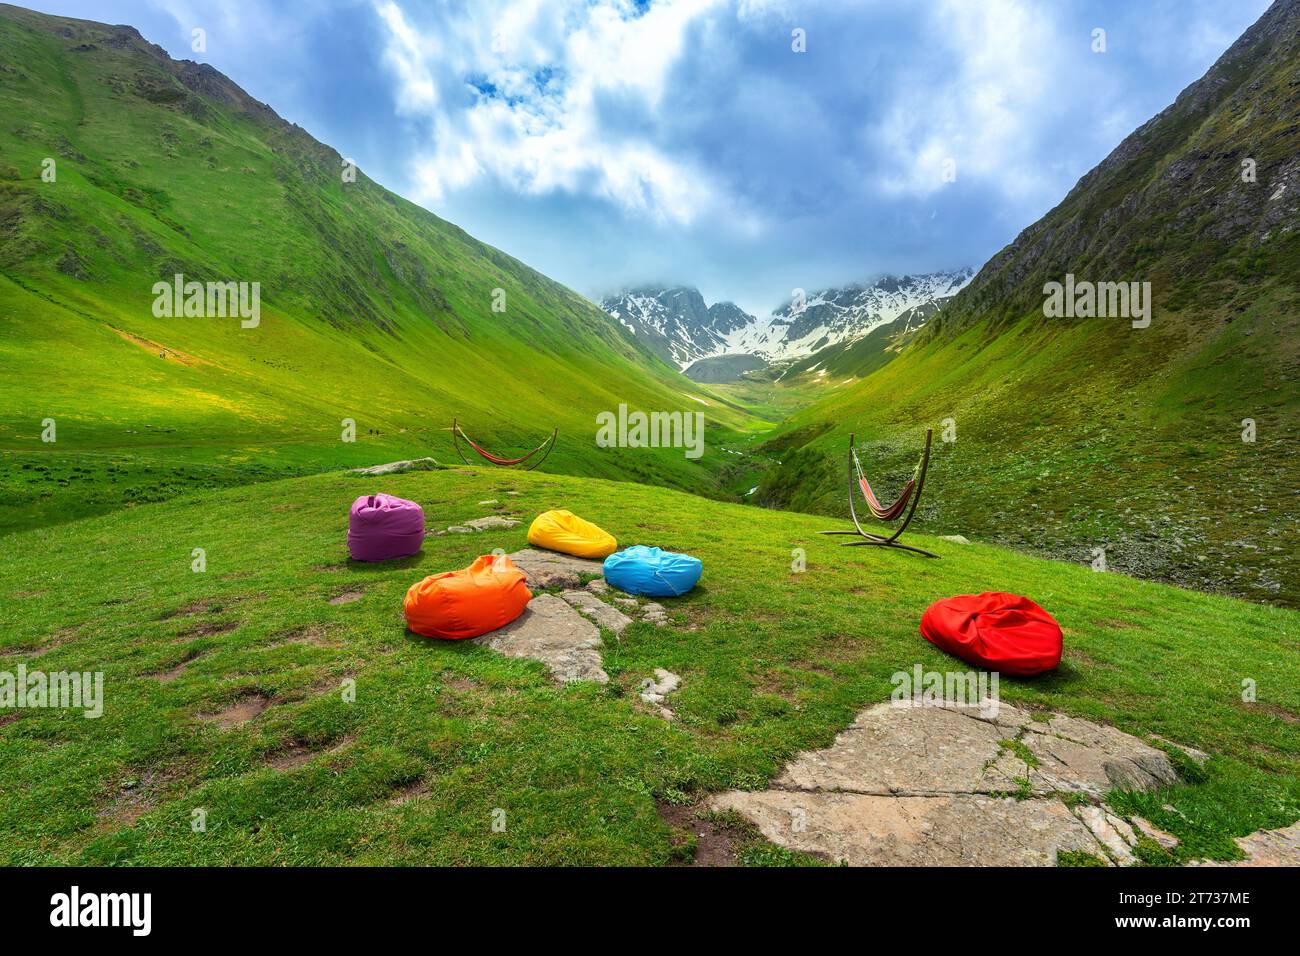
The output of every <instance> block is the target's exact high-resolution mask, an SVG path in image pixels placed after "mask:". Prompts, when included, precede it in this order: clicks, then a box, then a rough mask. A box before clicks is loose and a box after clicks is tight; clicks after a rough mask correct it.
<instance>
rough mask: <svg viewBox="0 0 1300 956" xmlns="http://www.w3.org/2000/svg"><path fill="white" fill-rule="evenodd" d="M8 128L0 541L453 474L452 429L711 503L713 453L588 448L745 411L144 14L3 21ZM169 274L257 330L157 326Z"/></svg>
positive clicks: (177, 323) (0, 17)
mask: <svg viewBox="0 0 1300 956" xmlns="http://www.w3.org/2000/svg"><path fill="white" fill-rule="evenodd" d="M0 113H2V114H3V116H4V117H5V121H4V123H2V124H0V316H3V322H0V367H3V369H4V375H3V376H0V455H2V456H3V463H4V467H3V468H0V490H3V491H4V492H6V493H7V500H8V501H10V502H13V503H14V504H13V506H12V507H10V508H7V509H5V512H4V516H3V518H0V530H4V529H9V528H12V527H19V526H23V525H30V524H38V523H49V522H51V521H60V520H67V519H69V518H71V517H76V516H79V515H81V514H87V513H94V512H96V511H103V510H110V509H112V508H116V507H121V506H123V505H126V504H131V503H135V502H141V501H148V500H157V499H158V498H163V497H168V496H170V495H172V494H176V493H179V492H182V491H186V490H192V489H194V488H196V487H206V486H214V485H223V484H241V483H244V482H247V481H250V480H258V479H263V478H271V477H276V476H282V475H285V474H295V473H302V472H306V471H315V470H321V469H326V468H337V467H342V466H345V465H370V464H375V463H377V462H383V461H389V460H393V459H398V458H410V457H417V456H424V455H432V456H434V457H436V458H438V459H439V460H442V461H448V460H450V461H453V462H454V461H456V458H455V455H454V452H453V449H452V445H451V442H450V439H449V434H448V426H449V425H450V423H451V420H452V418H453V417H456V418H459V419H460V421H461V422H463V423H464V427H465V428H466V430H467V431H468V432H469V433H470V434H471V435H473V436H474V437H475V438H476V439H477V440H479V441H480V442H482V443H484V444H485V445H486V446H487V447H489V448H492V449H494V450H498V451H500V452H503V453H505V452H511V451H517V452H522V451H524V450H527V449H530V448H532V447H534V446H535V445H536V444H537V443H538V442H539V441H540V440H541V439H542V438H543V437H544V436H546V435H548V434H550V432H551V430H552V429H553V428H556V427H558V428H559V430H560V441H559V445H558V447H557V449H556V451H555V454H554V455H553V456H552V457H551V458H550V459H549V461H548V462H547V463H546V466H545V467H546V468H547V469H549V470H557V471H581V472H582V473H585V474H598V475H605V476H607V477H622V478H636V479H639V480H644V481H651V482H667V483H670V484H675V485H678V486H681V487H690V488H707V486H708V475H707V469H708V467H709V466H708V461H709V459H708V456H706V457H705V460H704V461H705V463H704V464H701V463H698V462H692V461H688V460H686V459H685V458H684V457H683V455H682V454H681V452H680V450H675V449H621V448H598V447H597V446H596V444H595V441H594V433H595V426H594V425H593V422H594V420H595V415H596V414H597V413H599V412H601V411H607V410H615V409H617V408H618V407H619V405H620V404H624V403H626V404H627V405H628V406H629V407H631V408H634V409H637V408H640V409H652V410H653V409H660V410H698V411H705V412H706V413H707V415H708V420H709V423H710V428H712V429H717V428H719V427H720V426H730V425H737V424H742V423H744V422H745V421H748V418H747V417H746V416H745V415H744V414H742V413H740V412H739V411H737V410H736V409H734V408H730V407H728V406H725V405H721V404H719V403H718V402H717V401H716V400H715V399H713V398H712V397H711V396H708V395H706V394H705V393H703V392H701V391H699V390H698V389H697V388H696V387H695V386H694V385H693V384H692V383H690V382H689V381H686V380H683V379H682V378H681V376H680V375H678V374H677V373H676V371H675V370H674V369H672V368H670V367H668V366H666V365H665V364H664V363H663V362H662V361H661V360H660V359H659V358H658V357H656V356H655V355H654V354H652V352H651V351H650V350H649V349H648V348H647V347H646V346H644V345H642V344H641V343H639V342H638V341H637V340H636V339H635V338H634V337H633V336H631V335H630V334H628V333H627V331H625V330H624V329H623V328H621V327H620V326H619V325H618V324H617V323H615V322H613V321H612V320H611V319H610V318H609V317H608V316H607V315H606V314H605V313H604V312H602V311H601V310H600V309H598V308H596V307H595V306H594V305H593V304H591V303H590V302H588V301H587V300H586V299H584V298H583V297H582V296H579V295H577V294H576V293H574V292H573V291H571V290H569V289H567V288H565V287H564V286H562V285H560V284H559V283H556V282H554V281H552V280H550V279H548V278H547V277H545V276H543V275H541V274H540V273H538V272H536V271H534V270H532V269H530V268H529V267H528V266H526V265H525V264H524V263H522V262H519V261H518V260H516V259H514V258H512V257H511V256H508V255H506V254H505V253H503V252H501V251H500V250H497V249H494V248H492V247H490V246H487V245H485V244H484V243H481V242H479V241H478V240H476V239H474V238H473V237H472V236H470V235H468V234H467V233H466V232H464V231H463V230H462V229H460V228H458V227H457V226H455V225H452V224H451V223H449V222H446V221H444V220H442V219H440V218H438V217H437V216H434V215H432V214H431V213H429V212H427V211H426V210H424V209H422V208H420V207H419V206H416V205H414V204H412V203H410V202H407V201H406V200H404V199H402V198H401V197H399V196H397V195H394V194H393V193H391V192H389V191H388V190H386V189H384V188H383V187H382V186H380V185H379V184H377V183H375V182H374V181H372V180H371V179H369V178H368V177H367V176H366V175H365V174H364V173H363V172H360V171H355V175H354V176H353V175H351V173H352V172H353V169H352V168H351V167H349V166H348V164H346V163H345V162H344V159H343V157H342V156H340V154H339V153H338V152H336V151H335V150H334V149H332V148H330V147H329V146H326V145H324V144H322V143H320V142H318V141H317V140H316V139H314V138H313V137H312V136H311V135H310V134H309V133H307V132H306V131H305V130H303V129H301V128H300V127H298V126H296V125H293V124H291V123H288V122H286V121H285V120H283V119H281V118H280V117H279V116H278V115H276V113H275V112H274V110H273V109H272V108H271V107H270V106H268V105H266V104H264V103H260V102H258V101H256V100H254V99H253V98H252V97H250V96H249V95H248V94H247V93H246V92H244V91H243V90H242V89H240V88H239V87H238V86H237V85H236V84H235V83H233V82H232V81H231V80H230V79H228V78H227V77H225V76H223V75H222V74H221V73H219V72H218V71H216V70H215V69H213V68H212V67H210V66H208V65H205V64H200V63H193V62H189V61H177V60H173V59H172V58H171V57H169V56H168V55H167V54H166V52H164V51H163V50H162V49H161V48H160V47H158V46H155V45H154V44H151V43H149V42H148V41H146V40H145V39H144V38H142V37H141V36H140V34H139V33H137V32H136V31H135V30H134V29H133V28H131V27H129V26H109V25H105V24H99V23H92V22H89V21H83V20H72V19H67V18H61V17H52V16H45V15H42V14H38V13H33V12H30V11H27V10H23V9H20V8H17V7H12V6H7V5H5V6H0ZM177 275H180V276H182V277H183V280H182V281H183V282H198V283H203V284H205V287H206V284H208V283H212V284H218V285H217V286H216V288H217V290H218V291H219V292H223V294H224V290H225V289H226V288H227V287H226V286H225V285H224V284H225V283H234V284H235V285H233V286H230V287H229V289H230V290H231V291H232V292H233V291H235V290H240V291H242V292H244V293H246V304H247V305H249V306H250V308H251V305H252V303H253V294H254V292H256V294H257V296H258V300H257V301H258V303H259V315H258V318H257V320H256V322H252V321H251V320H244V319H241V318H239V317H234V318H229V317H227V318H222V317H216V316H213V317H203V315H202V314H200V315H190V316H186V315H184V314H183V313H184V308H183V303H179V302H178V303H176V309H175V310H174V311H172V314H171V315H170V316H169V315H168V306H169V305H170V304H171V303H170V302H162V301H161V300H160V296H161V295H162V293H160V292H158V291H157V288H156V284H161V288H163V289H164V291H165V290H167V289H169V288H171V287H172V286H173V283H174V282H175V281H176V280H175V277H176V276H177ZM201 291H202V290H201ZM210 294H211V293H209V295H210ZM195 304H196V308H195V309H194V311H195V312H199V313H205V312H207V311H208V308H209V307H210V308H211V310H212V311H213V312H216V311H218V308H219V306H220V305H221V304H222V303H221V301H220V300H219V299H218V300H216V301H214V302H212V303H209V302H208V301H207V300H206V298H205V297H204V296H203V295H200V296H199V298H198V299H197V300H196V303H195ZM47 421H49V422H51V423H52V424H50V425H46V424H44V423H45V422H47ZM347 422H352V423H354V424H353V426H352V427H354V428H355V440H353V441H349V440H347V430H348V427H349V426H348V425H347ZM51 429H52V430H51ZM51 439H53V440H51Z"/></svg>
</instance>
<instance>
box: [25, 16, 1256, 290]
mask: <svg viewBox="0 0 1300 956" xmlns="http://www.w3.org/2000/svg"><path fill="white" fill-rule="evenodd" d="M33 6H35V7H36V8H37V9H41V10H45V11H47V12H50V13H58V14H62V15H65V16H79V17H86V18H89V19H96V20H103V21H110V22H115V23H130V24H131V25H133V26H135V27H137V28H138V29H139V30H140V31H141V32H142V33H143V34H144V35H145V36H146V37H147V38H148V39H150V40H152V41H153V42H155V43H158V44H159V45H161V46H162V47H164V48H165V49H166V50H167V51H168V52H170V53H171V54H172V55H173V56H175V57H178V58H188V59H196V60H202V61H206V62H209V63H211V64H213V65H214V66H215V67H217V68H218V69H220V70H222V71H223V72H225V73H226V74H228V75H229V76H230V77H231V78H232V79H234V80H235V81H236V82H237V83H239V84H240V85H241V86H243V87H244V88H245V89H246V90H248V91H249V92H250V93H251V94H253V95H254V96H256V97H257V98H259V99H262V100H265V101H266V102H268V103H269V104H270V105H271V106H273V107H274V108H275V109H276V111H277V112H279V113H280V115H282V116H284V117H285V118H287V119H289V120H292V121H294V122H297V123H299V124H300V125H302V126H304V127H305V128H307V129H308V130H309V131H310V132H311V133H313V134H314V135H315V136H316V137H317V138H318V139H321V140H323V141H325V142H327V143H329V144H330V145H332V146H334V147H335V148H337V149H338V150H339V151H340V152H341V153H343V154H344V155H345V156H348V157H350V158H353V159H355V160H356V162H357V163H358V164H359V165H360V166H361V168H362V169H363V170H365V172H366V173H367V174H368V175H370V176H372V177H373V178H374V179H376V180H378V181H379V182H381V183H383V184H384V185H385V186H387V187H389V188H390V189H393V190H394V191H396V192H398V193H401V194H402V195H404V196H406V197H408V198H410V199H412V200H414V201H416V202H419V203H421V204H422V205H424V206H426V207H427V208H429V209H430V210H432V211H434V212H436V213H438V214H439V215H441V216H443V217H445V218H447V219H450V220H451V221H453V222H455V223H457V224H458V225H460V226H462V227H464V228H465V229H466V230H468V231H469V232H470V233H472V234H474V235H475V236H477V237H479V238H481V239H483V240H484V241H486V242H489V243H491V244H493V245H495V246H498V247H500V248H502V249H504V250H506V251H507V252H510V253H511V254H513V255H515V256H518V257H519V258H520V259H522V260H524V261H525V262H527V263H528V264H529V265H532V266H534V267H535V268H537V269H539V270H541V271H542V272H545V273H547V274H548V275H551V276H553V277H555V278H557V279H559V280H561V281H563V282H565V283H567V284H569V285H571V286H572V287H574V288H575V289H577V290H578V291H580V292H582V293H584V294H587V295H590V296H593V297H596V296H599V295H601V294H603V293H606V292H610V291H615V290H617V289H618V288H620V287H622V286H623V285H626V284H635V283H639V282H674V283H684V284H692V285H696V286H698V287H699V288H700V289H701V290H702V291H703V292H704V294H705V297H706V298H707V299H708V300H709V301H714V300H719V299H733V300H735V301H737V302H739V303H740V304H741V305H742V306H743V307H745V308H747V309H749V310H750V311H754V312H757V313H759V314H765V313H766V312H768V311H770V310H771V309H772V308H773V307H775V306H777V305H779V304H780V303H781V302H782V301H783V300H784V299H785V298H787V297H788V296H789V295H790V290H792V289H794V288H805V289H818V288H822V287H825V286H829V285H837V284H845V283H848V282H851V281H855V280H864V279H868V278H871V277H873V276H875V275H878V274H880V273H882V272H908V271H913V272H915V271H930V270H935V269H945V268H955V267H958V266H963V265H972V266H977V267H978V266H979V265H981V264H982V263H983V262H984V261H985V260H986V259H987V258H988V257H989V256H990V255H992V254H993V253H994V252H996V251H997V250H998V249H1000V248H1001V247H1002V246H1003V245H1005V244H1006V243H1008V242H1010V241H1011V240H1012V239H1014V238H1015V236H1016V234H1017V233H1018V232H1019V231H1020V230H1021V229H1022V228H1024V227H1025V226H1027V225H1028V224H1030V223H1031V222H1033V221H1034V220H1035V219H1037V218H1038V217H1039V216H1041V215H1042V214H1043V213H1045V212H1046V211H1047V210H1048V209H1050V208H1051V207H1052V206H1053V205H1055V204H1056V203H1057V202H1058V201H1059V200H1060V199H1061V198H1062V197H1063V196H1064V195H1065V193H1066V192H1067V191H1068V190H1069V189H1070V187H1071V186H1073V185H1074V183H1075V182H1076V181H1077V180H1078V178H1079V177H1080V176H1081V175H1083V173H1085V172H1087V171H1088V170H1089V169H1090V168H1091V167H1092V166H1094V165H1095V164H1096V163H1097V162H1098V161H1099V160H1101V159H1102V158H1103V157H1104V156H1105V155H1106V154H1107V153H1108V152H1109V151H1110V150H1111V149H1113V148H1114V147H1115V146H1116V145H1117V144H1118V143H1119V142H1120V141H1121V140H1122V139H1123V138H1124V136H1126V135H1127V134H1128V133H1129V132H1131V131H1132V130H1133V129H1134V128H1136V127H1137V126H1139V125H1140V124H1141V123H1143V122H1144V121H1145V120H1147V119H1148V118H1149V117H1151V116H1152V115H1154V114H1155V113H1157V112H1159V111H1160V110H1161V109H1163V108H1164V107H1165V106H1167V105H1168V104H1169V103H1170V102H1172V100H1173V99H1174V97H1175V96H1176V95H1177V94H1178V92H1179V91H1180V90H1181V89H1182V88H1183V87H1185V86H1186V85H1187V84H1188V83H1190V82H1192V81H1193V80H1195V79H1196V78H1198V77H1199V76H1200V75H1201V74H1202V73H1204V72H1205V70H1206V69H1207V68H1208V67H1209V66H1210V65H1211V64H1212V63H1213V62H1214V60H1215V59H1216V58H1217V57H1218V56H1219V55H1220V54H1221V53H1222V52H1223V51H1224V50H1225V49H1226V48H1227V47H1228V46H1229V45H1230V44H1231V42H1232V41H1233V40H1234V39H1235V38H1236V37H1237V36H1238V35H1239V34H1240V33H1241V32H1242V31H1243V30H1244V29H1245V28H1246V27H1247V26H1249V25H1250V24H1251V23H1252V22H1254V21H1255V20H1256V19H1257V18H1258V17H1259V15H1260V14H1261V13H1263V11H1264V9H1265V8H1266V7H1267V6H1268V4H1267V2H1266V0H1234V2H1232V3H1225V2H1222V0H1180V2H1175V0H1143V2H1141V3H1134V2H1131V0H1093V2H1083V0H942V2H941V0H916V2H910V0H889V2H885V0H838V2H837V0H823V2H818V3H808V2H794V0H692V2H680V0H649V2H646V0H510V2H504V0H502V2H498V0H459V2H451V0H448V2H430V0H302V2H296V3H283V2H276V0H61V2H43V0H42V2H37V3H34V4H33ZM196 27H197V28H202V29H203V30H204V31H205V32H206V46H207V49H206V51H204V52H194V51H193V50H192V36H193V34H192V31H193V29H194V28H196ZM1097 29H1102V30H1104V31H1105V51H1104V52H1095V51H1094V49H1093V47H1094V45H1095V40H1094V31H1095V30H1097ZM796 30H800V31H803V33H802V36H803V37H804V45H805V51H804V52H795V50H794V49H793V48H792V47H793V46H795V45H796V44H795V40H794V31H796Z"/></svg>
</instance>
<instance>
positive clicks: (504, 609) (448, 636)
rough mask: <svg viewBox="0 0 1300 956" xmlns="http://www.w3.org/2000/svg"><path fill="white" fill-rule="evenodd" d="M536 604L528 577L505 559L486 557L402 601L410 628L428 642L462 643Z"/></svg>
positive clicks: (436, 577)
mask: <svg viewBox="0 0 1300 956" xmlns="http://www.w3.org/2000/svg"><path fill="white" fill-rule="evenodd" d="M532 599H533V595H532V592H530V591H529V590H528V588H527V587H526V586H525V585H524V572H522V571H520V570H519V569H518V568H517V567H515V565H514V562H513V561H511V560H510V559H509V558H507V557H506V556H505V555H502V556H501V557H496V556H494V555H491V554H485V555H483V556H482V557H478V558H475V559H474V563H473V564H471V565H470V566H469V567H468V568H461V569H460V570H459V571H444V572H443V573H442V574H431V575H429V576H428V577H427V578H425V579H424V580H423V581H417V582H416V583H415V584H412V585H411V587H410V590H408V591H407V592H406V600H405V601H403V602H402V611H403V612H404V613H405V614H406V626H407V627H409V628H410V629H411V630H412V631H414V632H415V633H416V634H422V635H424V636H425V637H441V638H443V639H444V640H448V641H461V640H464V639H465V638H467V637H478V636H479V635H480V634H486V633H487V632H488V631H495V630H496V629H497V628H498V627H504V626H505V625H507V624H509V623H510V622H511V621H513V620H514V619H515V618H517V617H518V616H519V615H520V614H523V613H524V608H525V607H527V606H528V602H529V601H531V600H532Z"/></svg>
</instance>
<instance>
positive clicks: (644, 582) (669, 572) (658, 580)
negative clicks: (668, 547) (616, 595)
mask: <svg viewBox="0 0 1300 956" xmlns="http://www.w3.org/2000/svg"><path fill="white" fill-rule="evenodd" d="M703 573H704V565H703V564H701V563H700V559H699V558H692V557H691V556H690V555H689V554H675V553H674V552H672V551H661V550H660V549H659V548H647V547H645V546H644V545H640V544H638V545H634V546H633V547H631V548H624V549H623V550H622V551H616V552H615V553H613V554H611V555H610V556H609V557H608V558H606V559H605V580H606V581H608V582H609V583H610V584H612V585H614V587H616V588H618V589H619V590H620V591H626V592H627V593H628V594H644V595H646V596H647V597H681V596H682V595H683V594H685V593H686V592H687V591H689V590H690V589H691V588H693V587H695V585H696V584H697V583H698V582H699V580H700V575H701V574H703Z"/></svg>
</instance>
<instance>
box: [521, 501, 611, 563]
mask: <svg viewBox="0 0 1300 956" xmlns="http://www.w3.org/2000/svg"><path fill="white" fill-rule="evenodd" d="M528 543H529V544H535V545H537V547H539V548H549V549H550V550H551V551H562V552H564V553H565V554H571V555H573V556H574V557H576V558H592V559H593V560H596V561H601V560H604V559H605V558H607V557H609V556H610V555H611V554H613V553H614V552H615V551H617V550H618V542H617V541H615V540H614V536H613V535H612V534H610V533H609V532H608V531H602V530H601V529H600V528H597V527H596V526H595V525H594V524H592V523H591V522H590V521H584V520H583V519H581V518H579V517H578V516H577V515H575V514H574V513H573V512H572V511H547V512H544V513H543V514H539V515H538V516H537V518H536V519H535V520H534V521H533V524H532V527H530V528H529V529H528Z"/></svg>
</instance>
